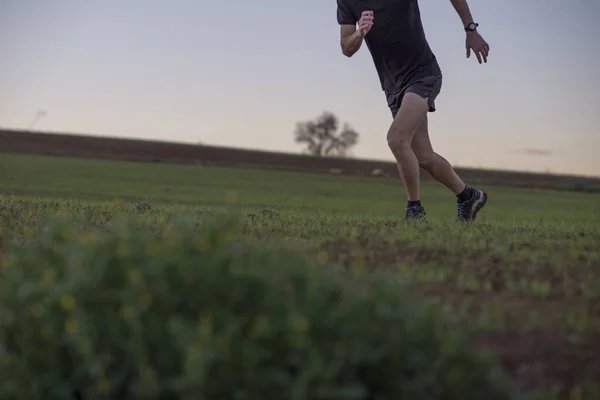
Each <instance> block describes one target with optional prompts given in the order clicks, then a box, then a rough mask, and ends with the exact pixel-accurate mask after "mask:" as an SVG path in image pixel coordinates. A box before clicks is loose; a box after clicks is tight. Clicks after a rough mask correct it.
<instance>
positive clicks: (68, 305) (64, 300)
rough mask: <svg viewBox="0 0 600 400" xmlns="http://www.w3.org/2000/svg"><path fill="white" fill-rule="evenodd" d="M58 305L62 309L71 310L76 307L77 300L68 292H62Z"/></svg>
mask: <svg viewBox="0 0 600 400" xmlns="http://www.w3.org/2000/svg"><path fill="white" fill-rule="evenodd" d="M60 306H61V307H62V309H63V310H67V311H70V310H73V309H74V308H75V307H77V300H75V297H73V296H71V295H70V294H64V295H62V296H61V298H60Z"/></svg>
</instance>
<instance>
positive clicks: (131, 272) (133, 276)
mask: <svg viewBox="0 0 600 400" xmlns="http://www.w3.org/2000/svg"><path fill="white" fill-rule="evenodd" d="M127 277H128V278H129V281H130V282H131V283H133V284H137V283H140V281H141V280H142V271H140V269H139V268H137V267H131V268H129V269H128V270H127Z"/></svg>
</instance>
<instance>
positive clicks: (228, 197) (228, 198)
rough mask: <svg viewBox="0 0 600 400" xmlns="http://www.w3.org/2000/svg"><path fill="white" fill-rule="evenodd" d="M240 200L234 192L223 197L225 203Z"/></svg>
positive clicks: (231, 191) (229, 192)
mask: <svg viewBox="0 0 600 400" xmlns="http://www.w3.org/2000/svg"><path fill="white" fill-rule="evenodd" d="M239 198H240V194H239V193H238V192H237V191H235V190H230V191H228V192H227V194H226V195H225V201H226V202H227V203H235V202H236V201H238V200H239Z"/></svg>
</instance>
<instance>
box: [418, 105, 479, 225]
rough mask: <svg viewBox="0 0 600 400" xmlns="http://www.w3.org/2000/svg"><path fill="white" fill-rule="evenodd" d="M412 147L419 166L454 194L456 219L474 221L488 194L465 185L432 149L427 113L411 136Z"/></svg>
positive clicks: (446, 162)
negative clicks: (455, 198)
mask: <svg viewBox="0 0 600 400" xmlns="http://www.w3.org/2000/svg"><path fill="white" fill-rule="evenodd" d="M412 148H413V151H414V153H415V156H416V157H417V160H418V162H419V166H420V167H421V168H423V169H424V170H425V171H427V172H428V173H429V174H430V175H431V176H432V177H433V178H434V179H435V180H437V181H438V182H440V183H441V184H443V185H445V186H446V187H447V188H449V189H450V190H451V191H452V192H453V193H454V194H455V195H456V197H457V215H456V216H457V219H458V220H459V221H463V222H469V221H474V220H475V218H476V217H477V213H478V212H479V211H480V210H481V209H482V208H483V207H484V206H485V204H486V203H487V198H488V195H487V193H485V192H484V191H482V190H478V189H474V188H471V187H469V186H468V185H466V184H465V183H464V182H463V180H462V179H460V177H459V176H458V174H457V173H456V172H455V171H454V169H453V168H452V166H451V165H450V163H449V162H448V161H447V160H446V159H445V158H444V157H442V156H440V155H439V154H437V153H436V152H434V151H433V147H432V146H431V140H430V138H429V129H428V121H427V115H426V116H425V119H424V120H423V122H422V123H421V125H420V126H419V128H418V129H417V132H416V133H415V135H414V137H413V140H412Z"/></svg>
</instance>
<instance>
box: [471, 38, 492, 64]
mask: <svg viewBox="0 0 600 400" xmlns="http://www.w3.org/2000/svg"><path fill="white" fill-rule="evenodd" d="M466 48H467V58H469V57H471V50H473V53H475V56H477V61H479V64H481V60H482V59H483V62H485V63H487V57H488V54H489V52H490V45H489V44H487V42H486V41H485V40H483V38H482V37H481V35H480V34H479V32H477V31H470V32H467V40H466Z"/></svg>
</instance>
